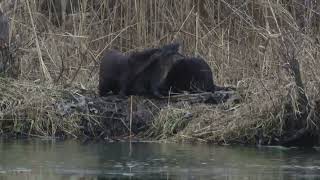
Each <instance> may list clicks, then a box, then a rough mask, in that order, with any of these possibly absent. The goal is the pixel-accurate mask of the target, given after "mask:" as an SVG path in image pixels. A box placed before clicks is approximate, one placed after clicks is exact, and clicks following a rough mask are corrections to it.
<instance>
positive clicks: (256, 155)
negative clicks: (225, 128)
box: [0, 140, 320, 180]
mask: <svg viewBox="0 0 320 180" xmlns="http://www.w3.org/2000/svg"><path fill="white" fill-rule="evenodd" d="M7 179H14V180H24V179H25V180H33V179H37V180H42V179H43V180H51V179H52V180H67V179H71V180H105V179H181V180H184V179H204V180H207V179H217V180H220V179H221V180H240V179H243V180H251V179H252V180H256V179H257V180H264V179H268V180H269V179H306V180H309V179H312V180H313V179H320V151H319V150H317V149H308V150H306V149H304V150H301V149H287V148H281V147H263V148H257V147H242V146H213V145H205V144H201V145H192V144H168V143H142V142H137V143H123V142H116V143H104V142H99V143H94V142H90V143H80V142H78V141H62V142H60V141H48V140H10V141H8V140H0V180H7Z"/></svg>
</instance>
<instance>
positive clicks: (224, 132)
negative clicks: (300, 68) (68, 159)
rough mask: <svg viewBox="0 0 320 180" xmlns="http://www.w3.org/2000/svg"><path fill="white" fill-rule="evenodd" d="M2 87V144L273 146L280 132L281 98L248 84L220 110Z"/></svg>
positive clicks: (24, 85)
mask: <svg viewBox="0 0 320 180" xmlns="http://www.w3.org/2000/svg"><path fill="white" fill-rule="evenodd" d="M0 82H1V83H0V87H1V92H2V95H1V112H2V113H1V119H2V121H1V123H0V129H1V136H6V137H40V138H60V139H68V138H77V139H81V140H86V139H105V140H111V141H114V140H121V139H129V137H130V136H131V137H132V138H134V139H143V140H166V141H179V142H206V143H215V144H259V143H260V144H261V145H274V144H280V143H281V142H280V141H281V137H282V136H283V132H284V130H283V129H282V128H283V127H284V126H283V124H282V121H283V120H282V119H281V117H285V116H286V115H285V114H283V113H284V109H282V108H284V107H285V106H284V103H286V99H284V98H283V97H284V96H283V95H282V94H281V93H282V92H283V91H280V90H279V91H277V92H278V93H275V91H273V93H274V94H272V97H273V98H272V99H270V98H269V96H267V92H265V93H261V94H257V92H261V91H258V90H259V85H258V84H259V82H256V84H255V82H253V81H250V87H251V88H249V89H251V91H248V87H247V86H248V85H249V84H245V82H243V84H241V85H239V87H238V92H232V93H229V97H228V98H229V99H226V101H225V102H223V103H219V104H214V103H212V101H206V100H207V99H208V97H205V96H204V95H202V96H199V95H198V96H191V95H182V96H181V95H180V97H179V96H178V98H177V97H175V96H173V97H171V98H168V99H163V100H159V99H150V98H146V97H136V96H133V97H128V98H119V97H118V96H113V95H110V96H108V97H103V98H101V97H99V96H97V94H96V92H95V91H89V90H84V89H79V88H62V87H59V86H50V85H47V86H44V85H39V84H37V83H34V82H28V81H17V80H13V79H7V78H1V79H0ZM270 86H271V84H270ZM270 86H269V87H270ZM274 86H275V85H274ZM245 89H246V90H245ZM206 98H207V99H206ZM263 98H264V99H263ZM261 102H263V103H261ZM258 104H259V105H258ZM316 113H319V112H316ZM277 138H278V139H277Z"/></svg>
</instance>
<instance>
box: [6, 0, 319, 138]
mask: <svg viewBox="0 0 320 180" xmlns="http://www.w3.org/2000/svg"><path fill="white" fill-rule="evenodd" d="M50 2H54V1H50V0H49V1H47V0H32V1H31V0H26V1H19V0H16V1H14V0H6V1H3V2H2V8H3V9H4V11H5V13H6V15H8V16H9V17H10V20H11V30H10V41H11V43H14V44H17V46H18V49H17V51H16V54H15V56H16V60H18V61H19V64H20V68H21V69H20V74H19V80H18V81H17V82H14V83H15V84H17V83H18V82H24V81H33V82H34V83H37V85H35V87H33V88H36V87H37V86H43V87H50V88H51V87H55V86H58V85H59V86H60V85H62V86H64V87H66V86H73V87H81V88H86V89H91V90H95V89H96V87H97V83H98V65H99V58H100V57H101V54H102V52H103V51H104V50H106V49H109V48H116V49H119V50H121V51H123V52H128V51H133V50H141V49H143V48H146V47H154V46H159V45H162V44H165V43H169V42H172V41H178V42H181V44H182V50H181V51H182V52H183V53H184V54H187V55H190V56H201V57H203V58H204V59H206V60H207V62H208V63H209V64H210V66H211V67H212V70H213V72H214V78H215V82H216V83H217V84H219V85H233V86H236V87H237V88H238V91H239V92H240V94H241V96H242V102H241V103H240V104H237V105H231V106H225V105H220V106H210V105H197V106H186V107H184V108H182V109H178V110H177V109H173V108H171V107H170V106H169V107H168V108H167V109H163V110H161V112H160V115H159V116H158V117H156V118H155V122H154V126H153V133H151V134H156V135H157V137H161V138H168V137H172V136H173V137H175V138H177V139H182V140H190V139H196V140H203V141H213V142H226V143H230V142H241V143H255V142H256V136H257V134H259V136H262V137H265V139H267V140H270V139H271V138H270V137H274V136H280V135H281V134H282V133H283V130H284V127H286V126H287V123H288V122H286V121H287V120H286V119H285V117H288V116H287V114H288V113H292V114H293V117H295V116H298V115H297V114H299V111H300V110H301V109H299V105H298V104H297V103H299V102H298V100H297V99H298V95H297V94H299V93H297V92H298V91H300V90H301V91H303V92H305V94H306V97H307V99H308V100H309V101H308V103H309V106H308V107H309V109H312V111H313V115H310V118H308V122H307V126H308V127H309V128H311V129H314V130H315V131H314V132H319V117H318V116H317V114H318V108H317V107H316V104H317V103H319V97H320V96H319V88H320V70H319V69H320V61H319V56H320V54H319V52H320V51H319V50H320V4H319V2H317V1H316V0H238V1H231V0H132V1H128V0H95V1H89V0H79V1H77V0H73V1H72V2H73V3H71V4H72V6H71V7H72V8H71V9H68V8H67V9H66V11H65V13H63V12H61V9H59V8H55V9H54V10H52V9H51V10H50V7H51V6H52V4H50ZM56 2H59V1H56ZM69 2H71V1H69ZM75 2H77V3H75ZM58 7H61V6H60V5H59V6H58ZM292 57H294V59H296V60H297V61H298V62H299V64H300V71H301V77H302V81H303V88H304V89H299V88H298V87H297V85H296V81H295V79H294V76H293V74H292V68H290V60H291V59H292ZM7 83H8V84H11V82H7ZM0 87H1V88H6V87H7V84H6V83H5V84H1V85H0ZM14 89H15V90H14V91H15V92H12V93H14V95H12V96H10V93H9V94H8V95H3V96H2V102H11V100H10V101H8V100H7V101H5V100H4V99H5V98H12V99H13V100H15V99H16V98H17V97H16V94H15V93H18V94H21V95H22V96H24V98H23V101H26V102H32V101H34V100H35V99H37V102H39V104H38V105H36V106H34V107H33V108H32V111H33V112H34V113H37V112H40V113H39V114H37V115H36V116H33V117H37V118H36V119H34V121H33V123H37V121H38V120H39V122H42V121H53V122H55V121H57V120H54V119H43V118H42V117H43V115H44V114H48V113H49V114H50V111H48V112H46V111H43V109H44V108H48V107H50V104H51V103H52V100H50V99H48V97H53V96H52V94H51V93H54V92H53V91H51V90H50V91H46V92H47V93H48V94H40V96H39V94H38V93H35V94H33V93H31V94H29V91H26V90H25V88H19V87H18V86H17V88H14ZM42 95H43V96H42ZM39 98H40V99H39ZM41 99H43V101H41ZM18 102H19V101H18ZM41 102H42V103H41ZM22 104H23V105H24V106H25V107H21V106H16V105H14V106H10V108H11V111H12V113H18V112H19V111H20V110H21V108H22V109H25V110H26V109H28V108H30V106H29V105H28V103H22ZM288 104H291V105H292V106H290V108H288ZM8 107H9V106H8ZM3 108H4V109H5V108H7V106H6V107H2V109H3ZM288 109H291V111H288ZM52 110H53V111H54V109H52ZM181 111H189V112H191V113H192V120H188V123H187V124H184V123H179V122H178V121H184V119H183V117H184V116H179V113H181ZM3 112H5V111H3ZM168 112H169V113H168ZM172 113H173V114H174V113H177V115H176V116H175V115H172ZM166 115H167V116H166ZM45 117H46V116H45ZM46 118H47V117H46ZM170 118H175V121H174V122H175V123H176V124H177V126H176V127H172V126H165V124H166V123H168V121H172V119H170ZM40 119H41V121H40ZM294 119H295V118H293V119H292V120H294ZM2 124H3V123H2ZM50 124H51V126H52V127H51V129H52V130H54V129H55V128H56V127H57V126H54V123H50ZM181 124H183V125H182V126H180V125H181ZM1 128H2V129H4V128H6V127H4V126H3V125H2V127H1ZM61 128H63V127H61ZM168 128H169V129H168ZM155 132H157V133H155Z"/></svg>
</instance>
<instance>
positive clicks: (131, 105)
mask: <svg viewBox="0 0 320 180" xmlns="http://www.w3.org/2000/svg"><path fill="white" fill-rule="evenodd" d="M129 120H130V125H129V126H130V141H131V128H132V96H130V119H129Z"/></svg>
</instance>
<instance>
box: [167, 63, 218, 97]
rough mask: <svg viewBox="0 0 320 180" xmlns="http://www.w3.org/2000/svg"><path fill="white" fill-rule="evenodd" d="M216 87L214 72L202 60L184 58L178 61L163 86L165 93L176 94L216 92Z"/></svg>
mask: <svg viewBox="0 0 320 180" xmlns="http://www.w3.org/2000/svg"><path fill="white" fill-rule="evenodd" d="M215 87H216V86H215V85H214V82H213V75H212V70H211V68H210V66H209V65H208V64H207V63H206V62H205V60H204V59H202V58H184V59H181V60H179V61H177V62H176V63H175V64H174V66H173V67H172V69H171V70H170V72H169V73H168V76H167V78H166V81H165V85H164V86H163V88H164V91H167V92H168V91H171V92H175V93H179V92H182V91H189V92H203V91H206V92H214V91H215Z"/></svg>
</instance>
